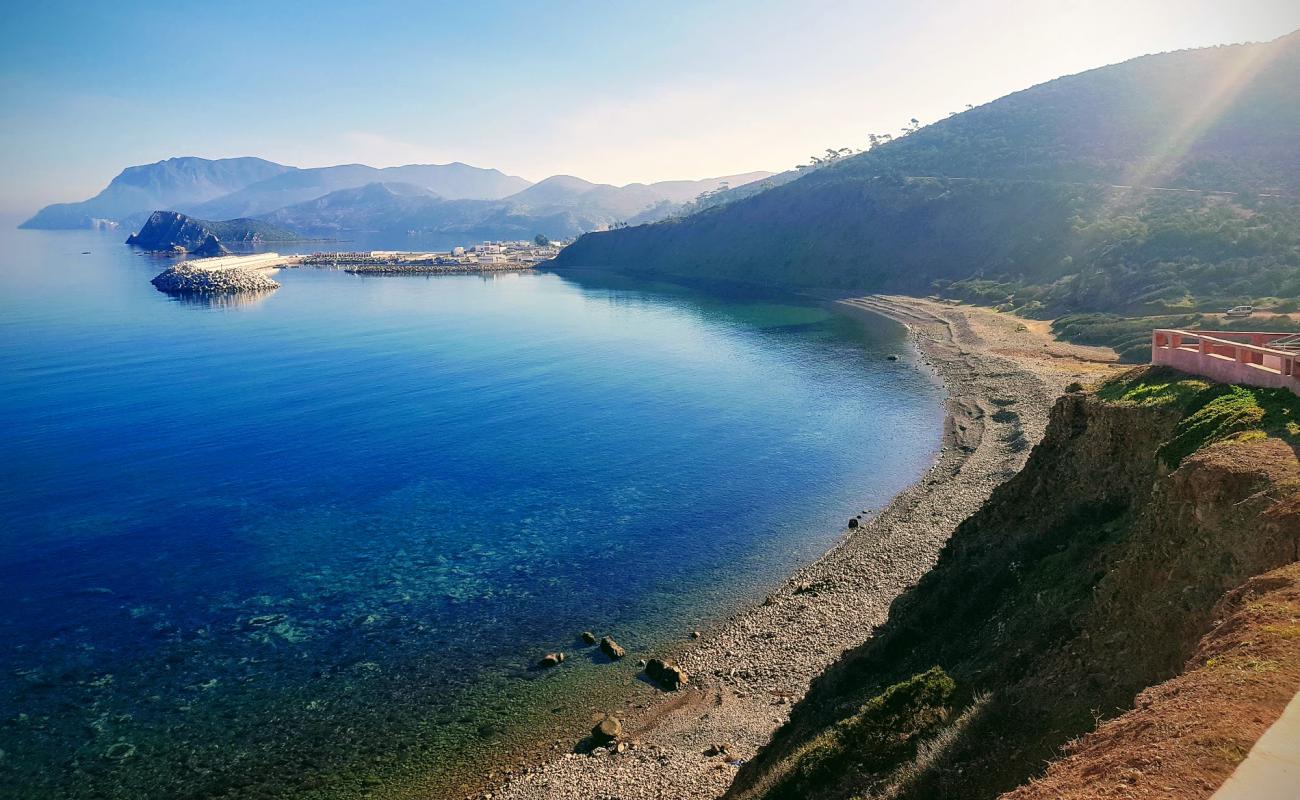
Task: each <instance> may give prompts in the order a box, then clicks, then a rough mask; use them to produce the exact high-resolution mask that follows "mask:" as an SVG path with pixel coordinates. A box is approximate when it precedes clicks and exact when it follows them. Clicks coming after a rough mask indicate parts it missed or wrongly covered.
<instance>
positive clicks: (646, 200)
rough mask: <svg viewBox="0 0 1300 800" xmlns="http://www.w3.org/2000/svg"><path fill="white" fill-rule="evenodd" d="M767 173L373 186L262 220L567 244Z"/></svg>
mask: <svg viewBox="0 0 1300 800" xmlns="http://www.w3.org/2000/svg"><path fill="white" fill-rule="evenodd" d="M766 174H767V173H747V174H745V175H740V176H730V177H722V178H710V179H705V180H701V181H668V182H665V183H666V184H667V186H663V187H661V185H660V184H649V185H647V184H630V185H628V186H624V187H616V186H611V185H608V184H594V183H591V182H589V181H585V180H583V179H581V178H576V177H573V176H570V175H559V176H554V177H551V178H547V179H546V180H544V181H540V182H538V183H536V184H534V185H532V186H530V187H529V188H527V189H525V190H523V191H522V192H519V193H516V194H514V195H511V196H509V197H506V198H503V199H500V200H467V199H456V198H449V197H443V196H440V195H438V194H437V193H435V192H432V191H429V190H428V189H425V188H424V187H422V186H418V185H415V184H412V183H390V182H384V183H372V184H368V185H366V186H362V187H354V188H347V189H340V190H337V191H334V192H331V193H329V194H327V195H325V196H323V197H318V198H314V199H311V200H308V201H305V202H302V203H297V204H294V205H291V206H287V207H284V208H281V209H278V210H276V211H274V212H271V213H270V214H266V215H264V217H263V219H265V220H267V221H269V222H272V223H274V224H275V225H278V226H281V227H285V228H289V229H292V230H295V231H298V232H300V233H303V234H305V235H311V236H330V237H343V236H347V235H349V234H355V233H366V234H381V235H384V236H386V237H391V238H393V239H397V238H400V237H411V236H414V237H435V238H438V237H441V238H446V237H451V238H454V239H456V240H457V241H460V242H462V243H465V242H472V241H475V240H478V239H520V238H529V239H531V238H532V237H533V236H534V235H536V234H538V233H544V234H546V235H547V236H550V237H551V238H555V239H562V238H568V237H572V236H577V235H578V234H581V233H583V232H584V231H589V230H594V229H599V228H604V227H608V226H610V225H613V224H615V223H618V222H621V221H628V220H629V219H632V218H634V217H635V216H636V215H638V214H640V215H648V216H650V217H652V218H656V219H658V218H662V217H664V216H667V215H668V214H670V213H672V212H673V211H674V210H676V209H678V208H680V206H681V201H680V200H678V199H677V198H691V197H695V196H696V195H698V194H699V193H701V192H705V191H711V190H713V189H715V188H716V187H718V186H721V185H722V184H724V183H729V182H733V181H739V180H743V179H747V178H749V177H751V176H754V175H757V176H765V175H766Z"/></svg>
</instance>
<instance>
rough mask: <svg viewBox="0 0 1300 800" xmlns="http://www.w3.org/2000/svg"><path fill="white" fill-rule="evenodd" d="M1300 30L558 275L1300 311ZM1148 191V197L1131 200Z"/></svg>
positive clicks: (677, 230) (910, 140)
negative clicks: (592, 271) (606, 271)
mask: <svg viewBox="0 0 1300 800" xmlns="http://www.w3.org/2000/svg"><path fill="white" fill-rule="evenodd" d="M1297 80H1300V33H1297V34H1291V35H1290V36H1287V37H1284V38H1283V39H1279V40H1277V41H1274V42H1270V43H1267V44H1255V45H1237V46H1230V47H1218V48H1210V49H1204V50H1191V51H1182V52H1176V53H1167V54H1162V55H1155V56H1146V57H1143V58H1138V59H1134V60H1132V61H1128V62H1125V63H1123V64H1118V65H1114V66H1110V67H1103V68H1101V69H1097V70H1092V71H1090V72H1085V73H1082V74H1079V75H1073V76H1069V77H1066V78H1060V79H1058V80H1055V81H1051V82H1049V83H1046V84H1042V85H1040V86H1036V87H1033V88H1031V89H1028V90H1025V91H1023V92H1018V93H1016V94H1013V95H1010V96H1008V97H1004V98H1002V99H1000V100H997V101H994V102H992V103H989V104H988V105H986V106H983V107H980V108H976V109H972V110H970V111H967V112H965V113H962V114H959V115H956V116H953V117H950V118H948V119H946V120H943V121H941V122H937V123H935V124H933V125H930V126H928V127H926V128H922V129H921V130H918V131H916V132H914V133H911V134H909V135H907V136H903V137H901V138H898V139H895V140H893V141H891V142H888V143H886V144H883V145H881V146H878V147H875V148H873V149H872V150H870V151H868V152H866V153H862V154H860V155H857V156H853V157H850V158H845V159H841V160H839V161H838V162H837V163H835V164H833V165H830V166H827V167H824V168H821V169H816V170H811V171H809V172H808V173H807V174H806V175H804V176H803V177H801V178H799V179H797V180H794V181H791V182H789V183H786V184H784V185H779V186H774V187H773V188H770V189H768V190H766V191H763V192H760V193H757V194H754V195H752V196H748V197H742V198H740V199H737V200H735V201H733V202H729V203H726V204H723V205H720V206H716V207H712V208H707V209H705V210H702V211H700V212H699V213H696V214H693V215H691V216H688V217H685V218H681V219H674V220H670V221H666V222H661V223H657V224H653V225H643V226H639V227H635V228H627V229H620V230H614V231H607V232H600V233H592V234H588V235H586V236H583V237H582V238H581V239H579V240H578V241H577V242H576V243H574V244H573V245H572V246H570V247H568V248H566V249H565V250H564V251H563V252H562V253H561V254H560V256H559V258H558V260H557V262H556V263H557V266H560V267H564V266H603V267H613V268H617V269H621V270H627V271H634V272H644V273H660V274H678V275H687V276H692V277H694V276H703V277H709V278H720V279H730V280H738V281H746V282H754V283H762V284H769V285H776V286H782V287H786V288H794V289H800V290H814V291H825V292H830V293H837V294H846V293H855V292H868V291H891V292H903V293H932V292H939V293H942V294H944V295H946V296H950V297H956V298H961V299H967V300H971V301H977V302H980V303H984V304H989V305H994V306H998V307H1000V308H1004V309H1014V310H1018V311H1020V312H1022V313H1025V314H1028V315H1031V316H1037V317H1049V316H1052V317H1055V316H1059V315H1062V314H1066V313H1072V312H1073V313H1088V312H1109V313H1118V314H1123V315H1128V316H1132V315H1150V314H1185V313H1188V312H1193V311H1206V310H1221V309H1222V307H1223V306H1225V305H1233V304H1239V303H1247V302H1254V303H1256V304H1259V305H1263V306H1273V307H1279V306H1282V307H1292V306H1294V304H1295V303H1296V300H1297V298H1300V269H1298V268H1300V199H1298V198H1300V159H1298V158H1297V157H1296V154H1297V153H1300V94H1298V93H1297V92H1295V91H1294V85H1295V82H1296V81H1297ZM1128 187H1136V188H1128Z"/></svg>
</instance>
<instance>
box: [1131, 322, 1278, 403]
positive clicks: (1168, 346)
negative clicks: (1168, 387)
mask: <svg viewBox="0 0 1300 800" xmlns="http://www.w3.org/2000/svg"><path fill="white" fill-rule="evenodd" d="M1292 335H1293V334H1290V333H1264V332H1253V331H1252V332H1246V331H1183V330H1173V329H1168V328H1161V329H1157V330H1155V331H1153V332H1152V334H1151V363H1152V364H1161V365H1164V366H1169V367H1173V368H1174V369H1177V370H1181V371H1183V372H1188V373H1191V374H1193V375H1204V376H1205V377H1207V378H1213V379H1214V380H1216V381H1221V382H1223V383H1241V384H1246V385H1248V386H1264V387H1269V388H1278V389H1290V390H1291V391H1292V392H1295V393H1296V394H1297V395H1300V365H1298V364H1297V363H1296V362H1297V361H1300V352H1298V351H1296V350H1291V349H1289V348H1287V349H1283V348H1281V347H1269V343H1270V342H1274V341H1277V340H1278V339H1281V338H1282V337H1284V336H1292Z"/></svg>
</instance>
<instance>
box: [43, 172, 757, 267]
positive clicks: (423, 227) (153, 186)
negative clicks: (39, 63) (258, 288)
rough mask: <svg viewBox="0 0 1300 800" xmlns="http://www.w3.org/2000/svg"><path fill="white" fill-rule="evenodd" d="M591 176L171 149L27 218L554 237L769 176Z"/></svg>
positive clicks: (665, 211) (647, 214)
mask: <svg viewBox="0 0 1300 800" xmlns="http://www.w3.org/2000/svg"><path fill="white" fill-rule="evenodd" d="M769 175H771V173H768V172H752V173H746V174H743V175H731V176H724V177H719V178H708V179H704V180H695V181H690V180H683V181H662V182H659V183H651V184H643V183H632V184H628V185H626V186H612V185H609V184H596V183H591V182H590V181H586V180H583V179H581V178H577V177H574V176H571V175H555V176H552V177H550V178H547V179H545V180H543V181H540V182H538V183H531V182H530V181H527V180H525V179H523V178H520V177H517V176H514V175H506V174H505V173H503V172H501V171H500V170H496V169H484V168H481V167H473V166H470V165H468V164H462V163H452V164H410V165H406V166H401V167H385V168H376V167H370V166H366V165H364V164H343V165H339V166H333V167H316V168H310V169H299V168H297V167H290V166H285V165H283V164H276V163H273V162H270V161H265V160H263V159H260V158H228V159H215V160H209V159H204V158H195V157H183V158H170V159H167V160H165V161H159V162H157V163H154V164H147V165H142V166H134V167H128V168H127V169H125V170H123V171H122V173H121V174H120V175H118V176H117V177H116V178H114V179H113V181H112V182H111V183H110V184H109V185H108V186H107V187H106V188H105V189H104V190H103V191H101V192H100V193H99V194H97V195H95V196H94V197H92V198H90V199H89V200H85V201H82V202H77V203H59V204H56V205H52V206H47V207H46V208H43V209H41V210H40V211H39V212H38V213H37V214H36V215H35V216H33V217H32V218H31V219H29V220H27V221H26V222H24V223H23V224H22V226H21V227H24V228H85V227H97V226H110V227H113V226H120V227H125V228H129V229H132V230H137V229H139V228H140V227H141V226H142V225H143V224H144V222H145V221H146V220H147V219H148V218H149V216H150V215H151V214H152V213H153V212H155V211H174V212H179V213H182V214H185V215H188V216H192V217H195V218H199V219H204V220H231V219H261V220H265V221H267V222H270V223H273V224H275V225H279V226H282V227H287V228H289V229H291V230H293V231H294V232H296V233H299V234H303V235H308V236H315V237H322V236H328V237H338V238H351V237H353V236H357V235H364V236H367V237H374V236H379V237H382V238H383V240H384V241H386V242H389V243H390V244H391V246H398V245H399V244H400V243H401V242H402V241H404V240H407V239H410V238H411V237H418V238H419V239H421V241H422V242H426V243H427V242H428V241H430V240H438V241H446V242H450V243H452V244H468V243H471V242H472V241H476V240H478V239H505V238H522V237H527V238H532V237H533V236H534V235H536V234H538V233H541V234H545V235H547V236H549V237H551V238H553V239H564V238H570V237H574V236H577V235H579V234H581V233H583V232H585V231H590V230H599V229H603V228H605V227H609V226H611V225H614V224H616V223H624V222H625V223H629V224H636V223H640V222H647V221H654V220H657V219H662V218H664V217H666V216H668V215H670V214H673V213H676V212H678V211H679V210H681V209H682V208H683V207H684V206H685V204H687V203H689V202H690V201H692V200H693V199H694V198H696V197H697V196H699V195H701V194H703V193H707V192H716V191H717V190H719V189H721V188H725V187H728V186H731V187H736V186H741V185H742V184H746V183H750V182H753V181H757V180H761V179H763V178H766V177H768V176H769Z"/></svg>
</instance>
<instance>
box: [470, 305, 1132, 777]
mask: <svg viewBox="0 0 1300 800" xmlns="http://www.w3.org/2000/svg"><path fill="white" fill-rule="evenodd" d="M840 303H841V309H842V310H845V311H847V312H849V313H863V314H868V313H870V314H882V315H884V316H887V317H890V318H892V319H895V320H897V321H899V322H902V323H903V324H905V325H907V327H908V328H909V330H910V331H911V334H912V340H913V342H914V343H915V345H916V350H915V353H914V354H913V356H912V357H913V358H915V359H917V360H918V361H920V362H923V363H922V366H923V367H924V366H926V365H928V367H929V368H932V369H933V370H935V371H936V372H937V374H938V375H939V376H940V377H941V378H942V380H943V382H944V384H945V386H946V387H947V389H948V392H949V397H948V400H947V401H946V408H947V412H948V418H947V421H946V428H945V436H944V441H943V446H942V449H941V450H940V452H939V454H938V456H937V458H936V461H935V464H934V466H933V467H932V468H931V469H930V470H929V471H928V472H927V473H926V474H925V475H924V476H923V477H922V478H921V479H920V480H919V481H918V482H917V483H916V484H915V485H913V486H912V487H911V488H909V489H907V490H906V491H904V492H902V493H901V494H900V495H898V496H897V497H896V498H894V500H893V501H892V502H891V503H890V504H889V505H888V506H887V507H886V508H884V509H883V510H881V511H880V512H879V513H878V514H876V515H875V516H871V515H869V514H864V515H863V517H862V524H861V527H859V528H857V529H856V530H853V531H852V533H851V534H849V535H846V537H845V538H844V539H843V540H842V542H841V543H840V544H839V545H838V546H837V547H835V548H834V549H833V550H831V551H830V552H829V553H827V554H826V555H825V556H824V557H822V558H821V559H820V560H818V561H817V562H815V563H813V564H811V565H809V566H808V567H806V568H804V569H802V570H800V571H799V573H798V574H796V575H795V576H794V577H793V578H792V579H791V580H790V581H789V582H788V583H787V584H786V585H784V586H782V587H780V588H778V589H777V590H776V591H774V592H773V593H772V594H771V596H770V597H769V598H768V599H767V600H766V601H765V602H764V603H763V604H761V605H759V606H757V607H754V608H749V609H746V610H744V611H742V612H740V613H738V614H736V615H735V616H734V617H732V618H731V619H730V620H728V621H727V622H726V623H724V624H723V625H722V626H721V627H720V628H719V629H718V630H714V631H709V632H707V633H706V634H705V635H704V637H703V638H701V639H700V640H699V641H697V642H694V643H692V644H691V645H690V646H688V647H687V648H686V649H685V652H683V653H681V654H680V659H679V661H680V663H681V664H682V666H683V667H684V668H685V669H686V670H687V671H688V672H689V674H690V676H691V683H690V685H689V687H688V688H686V689H685V690H683V691H678V692H674V693H658V694H654V695H644V694H643V695H642V696H639V697H634V698H630V699H629V700H628V702H629V704H630V705H629V706H626V707H624V708H621V709H604V710H605V711H609V712H617V713H618V715H619V716H620V717H621V718H622V719H623V721H624V730H625V733H624V736H623V737H622V739H621V742H622V744H623V745H624V747H623V748H622V752H620V751H619V749H618V748H613V749H608V748H597V749H596V750H594V751H592V752H591V753H590V754H587V753H565V754H562V755H557V757H556V758H555V759H554V760H552V761H550V762H549V763H545V764H543V765H542V766H540V767H536V768H527V769H525V770H524V771H523V772H522V773H516V774H515V775H514V777H513V778H512V779H511V780H510V781H509V782H508V783H507V784H505V785H504V786H501V787H499V788H497V789H495V790H494V791H493V792H491V793H489V795H488V796H493V797H495V798H509V799H510V800H531V799H533V798H575V797H582V798H620V800H640V799H642V798H646V799H649V798H655V799H659V798H663V799H664V800H668V799H669V798H671V799H672V800H680V799H681V798H712V797H718V796H719V795H721V794H722V793H723V792H724V791H725V790H726V788H727V787H728V786H729V785H730V782H731V779H732V777H733V775H734V774H735V770H736V767H737V765H738V764H739V763H740V762H741V761H743V760H745V759H748V758H751V757H752V756H753V755H754V753H755V752H756V751H757V750H758V748H759V747H760V746H762V745H763V744H764V743H766V742H767V740H768V739H769V738H770V737H771V735H772V733H773V731H775V730H776V728H777V727H778V726H780V725H781V724H782V723H784V722H785V721H786V719H787V718H788V709H789V708H790V705H791V704H792V703H793V702H795V701H797V700H798V699H799V698H801V697H802V696H803V695H804V694H805V693H806V692H807V690H808V686H809V683H810V682H811V680H812V679H813V678H814V677H815V676H816V675H818V674H819V673H820V672H822V671H823V670H824V669H825V668H826V667H827V666H829V665H830V664H831V663H832V662H833V661H835V660H836V659H837V658H838V657H839V655H840V654H841V653H842V652H843V651H844V650H846V649H848V648H851V647H855V646H857V645H859V644H861V643H862V642H863V641H865V640H866V639H867V637H868V636H869V635H870V633H871V631H872V629H873V628H874V627H875V626H877V625H879V624H880V623H882V622H884V620H885V618H886V615H887V614H888V610H889V605H890V603H891V602H892V601H893V599H894V598H895V597H897V596H898V594H899V593H901V592H902V591H903V590H904V589H906V588H907V587H909V586H911V585H912V584H914V583H915V582H916V581H917V580H919V579H920V577H921V576H922V575H924V574H925V572H926V571H928V570H929V569H930V567H931V566H932V565H933V564H934V562H935V560H936V559H937V557H938V554H939V551H940V549H941V548H942V547H943V545H944V543H945V542H946V541H947V539H948V537H949V536H950V535H951V533H952V531H953V530H954V529H955V528H956V526H957V525H958V524H959V523H960V522H961V521H962V520H964V519H965V518H966V517H967V516H969V515H970V514H971V513H972V512H974V511H975V510H976V509H977V508H978V507H979V506H980V505H981V504H982V503H983V502H984V500H985V499H986V498H987V497H988V495H989V493H990V492H991V491H992V490H993V488H994V487H996V486H997V485H998V484H1000V483H1001V482H1002V481H1004V480H1005V479H1006V478H1008V477H1009V476H1011V475H1013V474H1014V473H1015V472H1016V471H1018V470H1019V469H1020V467H1021V466H1022V465H1023V464H1024V461H1025V458H1026V457H1027V456H1028V453H1029V449H1030V447H1031V446H1032V445H1033V443H1035V442H1037V441H1038V440H1039V439H1040V438H1041V436H1042V434H1043V430H1044V428H1045V427H1046V424H1047V411H1048V409H1049V407H1050V405H1051V404H1052V402H1053V401H1054V400H1055V398H1056V397H1057V395H1058V394H1059V393H1060V392H1061V390H1062V388H1063V387H1064V386H1065V385H1066V384H1068V383H1070V382H1071V381H1075V380H1080V381H1084V382H1088V381H1090V380H1091V379H1093V378H1096V377H1097V376H1099V375H1100V374H1103V373H1105V372H1106V371H1108V370H1109V369H1110V367H1109V361H1111V360H1113V359H1114V355H1113V354H1112V353H1110V352H1109V351H1102V350H1101V349H1099V348H1077V347H1075V346H1072V345H1063V344H1060V343H1056V342H1054V341H1052V340H1051V339H1050V336H1047V335H1046V333H1045V328H1043V327H1042V326H1039V325H1030V324H1029V323H1027V322H1025V321H1022V320H1018V319H1016V318H1014V317H1007V316H1004V315H998V314H995V313H994V312H991V311H986V310H983V309H975V308H971V307H965V306H951V305H947V304H944V303H940V302H936V301H931V300H917V299H913V298H904V297H882V296H873V297H867V298H854V299H850V300H844V301H840ZM651 655H654V654H644V653H634V654H631V656H630V657H632V658H642V657H648V656H651ZM600 710H601V709H593V711H600ZM720 746H725V747H720ZM719 750H720V752H719Z"/></svg>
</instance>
